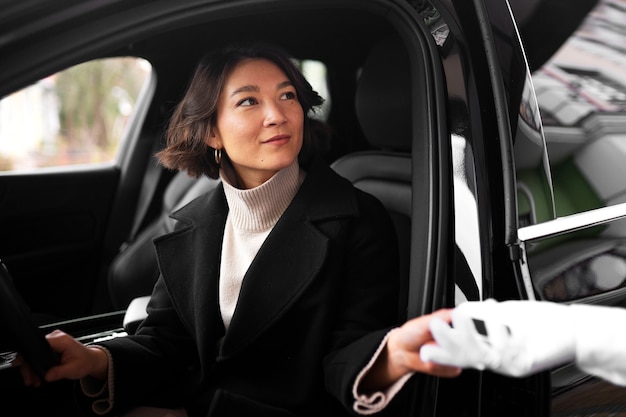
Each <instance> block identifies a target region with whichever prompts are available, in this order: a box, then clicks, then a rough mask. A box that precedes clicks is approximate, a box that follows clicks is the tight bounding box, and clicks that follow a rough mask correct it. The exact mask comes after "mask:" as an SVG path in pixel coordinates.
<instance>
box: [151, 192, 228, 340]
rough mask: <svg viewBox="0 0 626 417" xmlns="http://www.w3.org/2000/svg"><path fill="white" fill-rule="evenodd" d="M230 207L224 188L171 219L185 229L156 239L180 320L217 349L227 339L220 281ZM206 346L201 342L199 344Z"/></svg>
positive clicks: (184, 209)
mask: <svg viewBox="0 0 626 417" xmlns="http://www.w3.org/2000/svg"><path fill="white" fill-rule="evenodd" d="M227 214H228V206H227V204H226V199H225V197H224V192H223V187H222V185H221V184H220V185H219V186H218V187H217V188H216V189H215V190H214V191H213V192H211V193H210V194H208V195H207V196H204V197H200V198H199V199H197V200H195V201H194V202H192V203H190V204H189V205H188V206H186V207H184V208H183V209H181V210H179V211H177V212H176V213H174V214H173V215H172V217H173V218H175V219H177V220H178V221H179V222H180V223H181V224H182V227H180V228H178V229H177V230H176V231H175V232H173V233H170V234H168V235H165V236H163V237H162V238H159V239H157V240H155V244H156V249H157V253H158V255H159V256H158V260H159V268H160V270H161V274H162V275H163V279H164V280H165V282H166V284H167V288H168V291H169V293H170V297H171V298H172V302H173V303H174V305H175V306H176V309H177V310H178V311H179V313H180V317H181V320H182V321H183V322H184V324H185V325H186V326H187V327H188V328H189V329H190V330H191V331H192V332H194V333H196V334H197V339H198V340H202V341H204V342H205V343H207V344H208V346H207V349H208V351H214V348H215V344H214V343H215V341H216V340H217V339H219V338H220V337H222V336H223V334H224V326H223V323H222V320H221V317H220V314H219V300H218V287H217V282H218V277H219V265H220V257H221V248H222V238H223V236H224V225H225V223H226V216H227ZM199 343H202V342H199Z"/></svg>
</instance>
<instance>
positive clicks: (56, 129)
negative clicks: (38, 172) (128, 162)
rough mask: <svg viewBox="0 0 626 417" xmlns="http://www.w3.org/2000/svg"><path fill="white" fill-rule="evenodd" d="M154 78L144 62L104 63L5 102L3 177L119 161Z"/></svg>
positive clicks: (0, 107) (0, 122)
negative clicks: (144, 92) (142, 94)
mask: <svg viewBox="0 0 626 417" xmlns="http://www.w3.org/2000/svg"><path fill="white" fill-rule="evenodd" d="M150 73H151V67H150V64H149V63H148V62H147V61H145V60H143V59H140V58H135V57H119V58H107V59H98V60H93V61H89V62H85V63H82V64H79V65H76V66H74V67H71V68H68V69H66V70H63V71H60V72H58V73H56V74H53V75H51V76H49V77H46V78H44V79H41V80H39V81H38V82H36V83H34V84H32V85H30V86H28V87H26V88H24V89H22V90H20V91H17V92H15V93H13V94H11V95H9V96H6V97H4V98H3V99H2V100H0V171H5V172H6V171H22V170H31V169H38V168H45V167H61V166H68V165H76V164H90V163H101V162H111V161H113V160H114V159H115V155H116V152H117V150H118V148H119V145H120V141H121V139H122V137H123V135H124V131H125V128H126V126H127V123H128V121H129V119H130V116H131V115H132V113H133V109H134V108H135V106H136V104H137V101H138V99H139V96H140V91H141V89H142V86H143V85H144V84H145V83H146V81H147V80H148V78H149V76H150ZM16 137H18V138H19V140H15V139H16Z"/></svg>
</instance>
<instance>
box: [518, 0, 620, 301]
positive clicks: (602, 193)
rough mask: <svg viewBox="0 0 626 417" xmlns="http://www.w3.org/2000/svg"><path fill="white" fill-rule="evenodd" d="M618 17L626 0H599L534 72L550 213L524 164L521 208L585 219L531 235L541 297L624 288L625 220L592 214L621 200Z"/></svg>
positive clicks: (559, 297)
mask: <svg viewBox="0 0 626 417" xmlns="http://www.w3.org/2000/svg"><path fill="white" fill-rule="evenodd" d="M625 19H626V1H624V0H601V1H599V2H598V4H597V6H596V7H595V8H594V9H593V10H592V11H591V13H590V14H589V15H588V16H587V17H586V18H585V20H584V21H583V22H582V24H581V25H580V26H579V28H578V29H577V31H576V32H574V33H573V34H572V36H570V38H569V39H568V40H567V41H566V42H565V43H564V44H563V45H562V46H561V48H560V49H559V50H558V51H557V52H556V53H555V54H554V55H553V56H552V57H551V58H550V60H548V61H547V62H546V63H545V64H544V65H543V66H541V67H540V68H539V69H537V70H536V71H534V73H533V74H532V79H533V83H534V87H535V92H536V97H537V102H538V104H539V109H540V114H541V120H542V124H543V131H544V135H545V142H546V146H547V150H548V157H549V164H550V174H551V177H552V178H551V182H552V189H553V196H554V208H555V213H554V216H546V215H542V210H541V207H542V205H543V206H545V201H546V198H542V197H541V192H540V191H539V190H540V187H533V181H532V174H531V173H529V172H524V173H521V175H520V174H518V178H520V182H521V183H522V184H523V185H524V187H525V188H524V189H523V190H521V191H520V192H519V193H518V206H519V211H520V216H521V215H523V214H524V213H529V212H533V215H534V216H535V218H536V219H538V220H537V223H539V226H541V224H540V223H541V222H543V221H549V220H551V218H556V219H557V220H558V219H560V218H564V217H567V216H570V215H577V216H579V217H578V218H579V219H580V220H579V222H580V223H581V224H582V225H583V226H584V227H579V228H573V229H572V230H570V231H568V233H559V234H556V235H555V236H553V237H550V238H544V239H541V241H539V239H538V240H537V241H535V242H533V243H532V244H531V245H529V253H530V256H529V267H530V268H531V270H532V272H533V274H532V277H533V278H532V279H533V285H534V286H535V289H536V291H537V293H538V295H539V297H540V298H542V299H547V300H551V301H572V300H580V299H583V298H587V299H589V298H590V297H596V298H597V297H598V296H599V295H602V294H604V295H605V296H604V298H603V301H602V303H610V304H612V303H617V302H618V301H617V300H621V299H623V298H624V296H623V295H622V293H623V292H624V291H622V289H626V249H625V246H624V244H623V243H622V241H623V238H624V237H626V220H623V219H622V220H620V219H619V218H618V219H617V220H614V221H601V222H598V221H596V217H594V216H597V214H598V212H599V211H602V209H603V208H609V207H613V206H617V205H620V204H623V203H625V202H626V181H624V178H626V50H625V49H624V45H626V31H625V30H624V27H625V26H624V23H623V22H624V21H625ZM516 162H517V160H516ZM543 212H545V210H544V211H543ZM529 223H530V224H532V223H534V222H533V221H528V222H526V224H529ZM526 224H524V223H523V222H521V224H520V226H525V225H526ZM607 294H614V295H615V297H612V298H611V297H607V296H606V295H607ZM620 302H621V301H620Z"/></svg>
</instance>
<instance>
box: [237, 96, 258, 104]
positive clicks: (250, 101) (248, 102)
mask: <svg viewBox="0 0 626 417" xmlns="http://www.w3.org/2000/svg"><path fill="white" fill-rule="evenodd" d="M253 104H256V100H255V99H254V98H252V97H248V98H244V99H243V100H239V102H237V106H252V105H253Z"/></svg>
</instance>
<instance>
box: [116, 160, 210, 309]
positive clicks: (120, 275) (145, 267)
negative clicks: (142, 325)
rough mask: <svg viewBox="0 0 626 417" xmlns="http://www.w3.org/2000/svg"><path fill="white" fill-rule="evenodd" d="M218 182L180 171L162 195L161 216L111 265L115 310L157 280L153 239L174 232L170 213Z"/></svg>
mask: <svg viewBox="0 0 626 417" xmlns="http://www.w3.org/2000/svg"><path fill="white" fill-rule="evenodd" d="M218 183H219V180H212V179H209V178H207V177H201V178H198V179H195V178H192V177H189V176H188V175H187V173H185V172H179V173H178V174H176V175H175V176H174V177H173V178H172V180H171V181H170V183H169V184H168V185H167V188H166V190H165V192H164V194H163V202H162V209H161V213H160V215H159V216H158V217H157V218H156V219H154V220H153V221H152V223H150V224H149V225H148V226H146V227H145V228H144V229H142V230H141V231H140V232H139V233H138V235H137V237H136V238H135V239H134V240H133V241H132V242H129V243H128V244H127V245H125V247H124V249H123V250H121V251H120V253H119V254H117V256H116V257H115V258H114V259H113V261H112V262H111V266H110V268H109V272H108V275H107V282H108V287H109V288H108V289H109V295H110V298H111V302H112V304H113V308H114V309H116V310H124V309H126V308H127V307H128V305H129V303H130V302H131V301H132V300H133V299H134V298H137V297H141V296H146V295H150V294H151V293H152V287H153V286H154V284H155V283H156V280H157V278H158V277H159V269H158V266H157V260H156V253H155V251H154V246H153V244H152V240H153V239H154V238H155V237H157V236H160V235H163V234H165V233H168V232H171V231H172V230H173V229H174V220H173V219H171V218H170V217H169V215H170V214H171V213H172V212H173V211H176V210H177V209H178V208H180V207H182V206H183V205H185V204H187V203H189V202H190V201H191V200H193V199H194V198H196V197H198V196H199V195H201V194H203V193H205V192H207V191H209V190H211V189H213V188H215V187H216V186H217V184H218Z"/></svg>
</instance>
